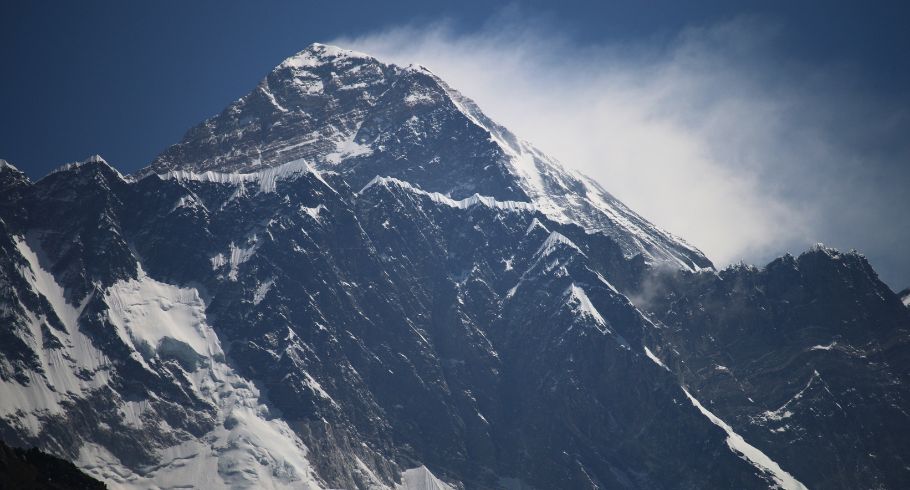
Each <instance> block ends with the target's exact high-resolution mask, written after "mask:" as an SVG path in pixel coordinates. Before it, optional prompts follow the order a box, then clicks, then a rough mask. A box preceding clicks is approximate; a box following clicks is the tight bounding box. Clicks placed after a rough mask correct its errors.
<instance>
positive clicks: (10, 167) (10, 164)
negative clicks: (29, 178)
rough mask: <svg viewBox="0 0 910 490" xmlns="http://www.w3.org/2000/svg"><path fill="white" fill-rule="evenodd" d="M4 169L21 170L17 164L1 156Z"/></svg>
mask: <svg viewBox="0 0 910 490" xmlns="http://www.w3.org/2000/svg"><path fill="white" fill-rule="evenodd" d="M4 169H10V170H15V171H16V172H19V169H18V168H16V166H15V165H13V164H12V163H9V162H8V161H6V160H4V159H2V158H0V170H4Z"/></svg>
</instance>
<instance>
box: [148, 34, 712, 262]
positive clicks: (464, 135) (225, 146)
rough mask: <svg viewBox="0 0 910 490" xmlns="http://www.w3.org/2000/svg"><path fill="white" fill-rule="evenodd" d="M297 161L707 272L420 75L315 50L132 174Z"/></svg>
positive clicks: (686, 252)
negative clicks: (503, 205)
mask: <svg viewBox="0 0 910 490" xmlns="http://www.w3.org/2000/svg"><path fill="white" fill-rule="evenodd" d="M298 161H305V162H307V163H308V164H309V165H311V166H312V167H313V168H315V169H317V170H322V171H333V172H338V173H341V174H342V175H344V176H345V178H346V180H347V181H348V182H349V183H350V184H351V185H352V186H354V187H356V188H359V187H362V186H364V185H365V184H367V183H368V182H369V181H370V180H372V179H373V178H374V177H376V176H382V177H394V178H398V179H400V180H403V181H406V182H409V183H411V184H413V185H416V186H418V187H420V188H422V189H424V190H428V191H432V192H438V193H441V194H443V195H445V196H447V197H451V198H453V199H463V198H465V197H469V196H471V195H474V194H477V195H480V196H489V197H492V198H494V199H497V200H501V201H521V202H530V203H533V204H534V206H535V207H536V208H537V209H538V210H540V211H541V212H542V213H544V214H545V215H547V216H548V217H549V218H551V219H553V220H556V221H559V222H561V223H569V222H572V223H578V224H580V225H582V226H583V227H585V228H586V229H587V230H588V231H590V232H602V233H606V234H607V235H609V236H610V237H611V238H613V239H614V240H616V242H617V243H618V244H619V245H620V246H621V247H622V249H623V252H624V253H625V254H626V256H627V257H633V256H636V255H641V256H642V258H643V259H645V261H646V262H648V263H658V262H659V263H667V264H671V265H672V266H673V267H677V268H684V269H688V270H698V269H701V268H712V265H711V262H710V261H709V260H708V259H707V258H706V257H705V256H704V255H703V254H702V253H701V252H700V251H698V250H697V249H695V248H694V247H692V246H691V245H689V244H687V243H685V242H684V241H683V240H681V239H680V238H677V237H675V236H673V235H671V234H669V233H667V232H666V231H663V230H661V229H659V228H658V227H656V226H654V225H653V224H651V223H649V222H648V221H647V220H645V219H644V218H642V217H641V216H639V215H637V214H635V213H634V212H633V211H631V210H630V209H629V208H627V207H626V206H625V205H623V204H622V203H621V202H620V201H619V200H617V199H616V198H614V197H613V196H612V195H610V194H609V193H608V192H607V191H605V190H604V189H603V188H602V187H601V186H600V185H598V184H597V183H596V182H595V181H593V180H592V179H590V178H588V177H586V176H584V175H582V174H580V173H578V172H576V171H572V170H569V169H567V168H565V167H563V166H562V165H560V164H559V163H558V162H557V161H556V160H554V159H552V158H550V157H548V156H547V155H545V154H543V153H542V152H541V151H539V150H538V149H537V148H535V147H533V146H532V145H531V144H530V143H528V142H526V141H523V140H521V139H520V138H518V137H517V136H515V135H514V134H512V133H511V132H510V131H509V130H508V129H506V128H504V127H502V126H500V125H498V124H496V123H495V122H493V121H492V120H490V118H488V117H487V116H486V115H484V114H483V112H481V110H480V108H478V107H477V105H476V104H474V102H473V101H471V100H470V99H468V98H467V97H464V96H463V95H461V94H460V93H458V92H457V91H456V90H454V89H453V88H451V87H449V86H448V85H447V84H446V83H445V82H444V81H442V80H441V79H440V78H439V77H437V76H436V75H434V74H433V73H431V72H430V71H429V70H427V69H426V68H424V67H421V66H413V65H412V66H408V67H404V68H403V67H399V66H396V65H393V64H387V63H383V62H381V61H379V60H377V59H375V58H373V57H371V56H368V55H366V54H362V53H358V52H355V51H349V50H345V49H341V48H337V47H334V46H327V45H324V44H313V45H310V46H309V47H308V48H307V49H305V50H303V51H301V52H299V53H297V54H295V55H294V56H292V57H290V58H288V59H286V60H284V61H283V62H282V63H281V64H280V65H278V66H277V67H276V68H275V69H274V70H272V72H271V73H269V74H268V75H267V76H266V77H265V78H264V79H263V80H262V81H261V82H260V83H259V85H258V86H257V87H256V89H254V90H253V91H252V92H250V93H249V94H247V95H245V96H244V97H241V98H240V99H239V100H237V101H236V102H234V103H232V104H231V105H230V106H228V107H227V108H226V109H225V110H224V111H222V112H221V114H219V115H217V116H214V117H212V118H210V119H208V120H206V121H205V122H203V123H202V124H200V125H198V126H196V127H195V128H193V129H191V130H190V131H188V132H187V134H186V136H185V137H184V139H183V141H181V142H180V143H178V144H176V145H173V146H171V147H170V148H168V149H167V150H165V151H164V152H163V153H162V154H161V155H159V156H158V157H157V158H156V159H155V160H154V161H153V162H152V164H151V165H149V166H148V167H146V168H145V169H143V170H142V171H140V172H139V175H148V174H152V173H156V174H165V173H167V172H171V171H189V172H196V173H201V172H207V171H213V172H221V173H235V172H243V173H248V172H255V171H259V170H262V169H266V168H274V167H279V166H282V165H286V164H289V163H292V162H298Z"/></svg>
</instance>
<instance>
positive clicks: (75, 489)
mask: <svg viewBox="0 0 910 490" xmlns="http://www.w3.org/2000/svg"><path fill="white" fill-rule="evenodd" d="M20 488H28V489H33V490H104V489H105V488H107V486H106V485H105V484H103V483H101V482H100V481H98V480H95V479H94V478H91V477H89V476H86V475H85V474H83V473H82V472H80V471H79V469H78V468H76V467H75V466H74V465H73V464H72V463H70V462H67V461H64V460H62V459H60V458H55V457H54V456H51V455H48V454H45V453H43V452H41V451H39V450H37V449H35V448H32V449H29V450H23V449H14V448H10V447H8V446H7V445H6V444H4V443H3V441H0V489H2V490H6V489H10V490H14V489H20Z"/></svg>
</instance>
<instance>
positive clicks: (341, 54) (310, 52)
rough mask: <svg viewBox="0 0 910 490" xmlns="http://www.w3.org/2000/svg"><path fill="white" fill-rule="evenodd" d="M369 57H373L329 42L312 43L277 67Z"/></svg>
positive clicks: (303, 65)
mask: <svg viewBox="0 0 910 490" xmlns="http://www.w3.org/2000/svg"><path fill="white" fill-rule="evenodd" d="M351 58H353V59H369V60H372V59H373V57H372V56H369V55H367V54H365V53H361V52H358V51H353V50H350V49H343V48H339V47H338V46H332V45H329V44H322V43H313V44H310V45H309V46H307V47H306V49H304V50H303V51H299V52H298V53H296V54H294V55H293V56H291V57H289V58H287V59H285V60H284V61H282V62H281V64H280V65H278V68H306V67H312V66H319V65H324V64H327V63H333V62H337V61H338V60H339V59H351Z"/></svg>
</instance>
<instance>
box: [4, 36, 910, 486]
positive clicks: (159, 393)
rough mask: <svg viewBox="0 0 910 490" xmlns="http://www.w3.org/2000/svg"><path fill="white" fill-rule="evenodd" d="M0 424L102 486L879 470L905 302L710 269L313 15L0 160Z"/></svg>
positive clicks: (801, 266)
mask: <svg viewBox="0 0 910 490" xmlns="http://www.w3.org/2000/svg"><path fill="white" fill-rule="evenodd" d="M0 291H2V293H0V337H2V341H0V438H2V439H4V440H6V441H8V442H10V443H13V444H15V445H19V446H29V445H36V446H38V447H40V448H41V449H42V450H45V451H48V452H50V453H53V454H55V455H58V456H60V457H64V458H66V459H68V460H71V461H74V462H75V463H76V465H77V466H79V467H80V468H81V469H82V470H84V471H85V472H87V473H89V474H91V475H93V476H95V477H96V478H99V479H101V480H104V481H105V482H106V483H107V484H108V485H109V486H111V487H112V488H147V487H151V486H157V487H196V488H351V489H353V488H358V489H367V488H389V489H392V488H394V489H405V490H416V489H454V488H471V489H474V488H476V489H492V488H507V489H526V488H537V489H545V488H546V489H549V488H567V489H569V488H571V489H577V488H647V489H654V488H769V487H775V486H776V487H782V488H805V487H806V486H808V487H812V488H858V487H863V488H902V487H904V486H906V484H907V483H908V481H910V465H908V464H907V463H904V461H906V460H907V459H908V457H910V454H908V448H907V447H905V446H906V445H904V444H902V440H903V439H904V438H906V435H907V431H908V427H910V418H908V416H907V414H906V410H907V407H908V403H907V401H906V389H905V388H904V387H905V386H907V382H906V381H907V379H906V378H907V369H908V366H910V363H908V361H910V360H908V358H907V348H906V346H907V341H908V335H907V332H908V328H910V310H908V309H907V308H904V307H903V305H902V304H901V300H900V299H899V298H898V296H897V295H896V294H895V293H894V292H892V291H890V290H889V289H888V288H887V287H886V286H885V285H884V284H882V283H881V282H880V281H879V280H878V279H877V276H876V275H875V272H874V271H873V270H872V269H871V267H869V265H868V263H866V262H865V260H864V259H863V258H862V257H861V256H859V255H856V254H840V253H839V252H836V251H832V250H829V249H817V250H812V251H810V252H807V253H806V254H803V255H801V256H800V257H798V258H793V257H789V256H787V257H784V258H781V259H779V260H777V261H775V262H772V263H771V264H769V265H768V267H767V268H766V269H763V270H758V269H754V268H750V267H745V266H743V267H737V268H731V269H727V270H723V271H719V272H718V271H715V269H714V267H713V266H712V264H711V263H710V261H708V259H706V258H705V257H704V255H703V254H702V253H701V252H699V251H698V250H697V249H695V248H694V247H692V246H690V245H687V244H686V243H685V242H683V241H682V240H680V239H678V238H675V237H673V236H672V235H671V234H669V233H667V232H665V231H662V230H660V229H658V228H657V227H655V226H653V225H651V224H650V223H648V222H647V221H646V220H645V219H644V218H641V217H640V216H638V215H636V214H635V213H634V212H632V211H631V210H629V209H628V208H626V207H625V206H624V205H622V203H620V202H619V201H617V200H616V199H615V198H613V197H612V196H611V195H610V194H609V193H607V192H606V191H605V190H603V189H602V188H601V187H600V186H599V185H597V184H596V183H595V182H593V181H592V180H590V179H589V178H587V177H584V176H583V175H580V174H578V173H576V172H573V171H569V170H567V169H565V168H563V167H562V166H561V165H560V164H559V163H558V162H556V161H555V160H553V159H551V158H549V157H547V156H545V155H543V154H542V153H541V152H539V151H538V150H536V149H534V148H533V146H531V145H530V144H528V143H526V142H523V141H521V140H520V139H518V138H517V137H516V136H514V135H513V134H511V133H510V132H509V131H508V130H506V129H505V128H503V127H501V126H499V125H497V124H495V123H494V122H492V121H490V120H489V119H488V118H487V117H486V116H484V115H483V113H482V112H481V111H480V109H478V108H477V107H476V106H475V105H474V104H473V103H472V102H471V101H470V100H468V99H466V98H465V97H464V96H462V95H460V94H458V93H457V92H456V91H454V90H453V89H452V88H450V87H448V86H447V85H446V84H445V83H444V82H443V81H441V80H440V79H439V78H438V77H436V76H435V75H433V74H432V73H430V72H428V71H427V70H425V69H423V68H421V67H407V68H402V67H398V66H395V65H391V64H385V63H382V62H380V61H378V60H376V59H374V58H371V57H369V56H367V55H363V54H359V53H354V52H351V51H346V50H342V49H339V48H335V47H331V46H325V45H318V44H316V45H312V46H310V47H309V48H307V49H306V50H304V51H302V52H300V53H298V54H297V55H295V56H293V57H291V58H289V59H288V60H285V61H284V62H283V63H282V64H281V65H279V66H278V67H277V68H276V69H275V70H273V71H272V72H271V73H270V74H269V75H268V76H267V77H266V79H265V80H263V82H261V83H260V85H259V86H258V87H257V88H256V89H255V90H254V91H253V92H251V93H250V94H248V95H246V96H244V97H242V98H241V99H239V100H238V101H236V102H235V103H233V104H231V105H230V106H229V107H228V108H227V109H225V111H223V112H222V113H221V114H219V115H217V116H214V117H213V118H211V119H209V120H207V121H205V122H204V123H202V124H201V125H199V126H197V127H196V128H194V129H191V130H190V131H189V132H188V133H187V135H186V137H185V138H184V140H183V141H182V142H180V143H178V144H176V145H174V146H172V147H171V148H169V149H167V150H165V151H164V152H163V153H162V154H161V155H160V156H159V157H157V158H156V159H155V161H154V162H152V164H151V165H149V166H148V167H147V168H145V169H143V170H142V171H140V172H138V173H137V174H136V175H134V176H123V175H121V174H120V173H119V172H118V171H117V170H115V169H114V168H113V167H111V166H110V165H109V164H107V162H105V161H104V160H103V159H102V158H100V157H92V158H89V159H87V160H85V161H83V162H80V163H76V164H71V165H67V166H64V167H61V168H60V169H58V170H56V171H55V172H53V173H51V174H50V175H47V176H45V177H44V178H42V179H40V180H38V181H35V182H32V181H30V180H29V179H28V178H27V177H26V176H25V175H24V174H22V173H21V172H19V171H18V170H16V169H15V167H13V166H12V165H10V164H7V163H5V162H4V163H3V164H2V165H0Z"/></svg>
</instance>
